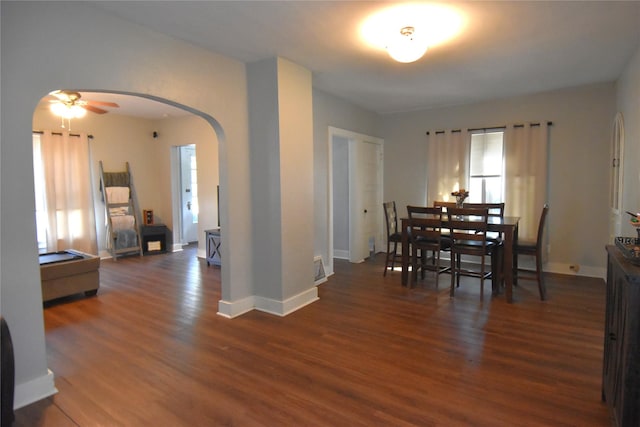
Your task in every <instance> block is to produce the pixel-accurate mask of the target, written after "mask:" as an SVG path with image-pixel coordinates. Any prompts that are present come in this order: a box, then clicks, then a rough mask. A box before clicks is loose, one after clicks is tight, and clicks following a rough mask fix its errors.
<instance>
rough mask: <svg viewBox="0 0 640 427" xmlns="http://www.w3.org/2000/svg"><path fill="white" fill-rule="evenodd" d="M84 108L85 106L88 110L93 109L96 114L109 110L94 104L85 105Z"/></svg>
mask: <svg viewBox="0 0 640 427" xmlns="http://www.w3.org/2000/svg"><path fill="white" fill-rule="evenodd" d="M82 108H84V109H85V110H87V111H91V112H93V113H96V114H104V113H106V112H107V110H103V109H102V108H98V107H94V106H93V105H83V106H82Z"/></svg>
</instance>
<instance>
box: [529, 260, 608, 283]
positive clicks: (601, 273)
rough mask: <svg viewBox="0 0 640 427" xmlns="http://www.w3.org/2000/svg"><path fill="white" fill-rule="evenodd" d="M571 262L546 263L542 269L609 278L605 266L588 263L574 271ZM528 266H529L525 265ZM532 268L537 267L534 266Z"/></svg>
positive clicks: (551, 271) (549, 271) (550, 271)
mask: <svg viewBox="0 0 640 427" xmlns="http://www.w3.org/2000/svg"><path fill="white" fill-rule="evenodd" d="M570 266H571V264H564V263H559V262H550V263H547V264H544V265H543V266H542V269H543V270H544V271H545V272H548V273H559V274H569V275H572V276H582V277H598V278H600V279H604V280H606V279H607V269H606V268H605V267H593V266H588V265H581V266H580V267H579V269H578V271H574V270H572V269H571V268H570ZM524 268H527V267H524ZM532 269H535V267H534V268H532Z"/></svg>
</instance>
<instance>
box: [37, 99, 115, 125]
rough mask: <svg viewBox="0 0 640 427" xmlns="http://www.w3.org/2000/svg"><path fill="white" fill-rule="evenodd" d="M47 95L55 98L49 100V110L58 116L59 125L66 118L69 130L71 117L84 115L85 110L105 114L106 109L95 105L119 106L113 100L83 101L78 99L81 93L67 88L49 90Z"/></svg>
mask: <svg viewBox="0 0 640 427" xmlns="http://www.w3.org/2000/svg"><path fill="white" fill-rule="evenodd" d="M49 95H51V96H53V97H55V98H56V99H53V100H51V101H50V102H51V106H50V109H51V112H52V113H53V114H55V115H56V116H58V117H60V118H61V120H62V124H61V125H60V127H62V128H64V127H65V126H64V121H65V119H66V120H67V125H68V126H69V130H71V119H80V118H82V117H84V116H86V114H87V111H91V112H93V113H96V114H105V113H107V110H104V109H102V108H98V107H96V105H101V106H106V107H113V108H117V107H119V105H118V104H116V103H115V102H102V101H84V100H80V98H81V95H80V93H78V92H72V91H67V90H55V91H53V92H50V93H49Z"/></svg>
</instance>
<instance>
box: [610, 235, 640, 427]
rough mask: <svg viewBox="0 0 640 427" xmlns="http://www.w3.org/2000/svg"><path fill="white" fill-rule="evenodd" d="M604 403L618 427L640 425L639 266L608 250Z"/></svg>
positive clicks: (612, 250) (611, 249)
mask: <svg viewBox="0 0 640 427" xmlns="http://www.w3.org/2000/svg"><path fill="white" fill-rule="evenodd" d="M607 259H608V261H607V305H606V317H605V331H604V357H603V367H602V400H604V401H606V402H607V405H608V406H609V409H610V410H611V414H612V416H613V421H614V425H616V426H638V425H640V266H637V265H634V264H632V263H630V262H629V261H627V260H626V259H625V258H624V256H623V255H622V253H621V252H620V250H619V249H618V248H616V247H615V246H607Z"/></svg>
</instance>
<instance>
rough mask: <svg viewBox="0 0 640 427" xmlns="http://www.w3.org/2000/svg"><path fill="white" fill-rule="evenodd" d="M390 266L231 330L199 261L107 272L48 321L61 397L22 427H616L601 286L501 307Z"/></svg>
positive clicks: (358, 270) (164, 259)
mask: <svg viewBox="0 0 640 427" xmlns="http://www.w3.org/2000/svg"><path fill="white" fill-rule="evenodd" d="M603 256H604V252H603ZM382 266H383V257H382V255H380V256H378V257H377V259H376V260H374V261H367V262H365V263H362V264H357V265H352V264H349V263H348V262H343V261H336V263H335V270H336V274H335V275H334V276H332V277H330V278H329V281H328V282H327V283H324V284H322V285H320V287H319V294H320V300H319V301H317V302H315V303H313V304H311V305H309V306H307V307H305V308H303V309H301V310H299V311H297V312H295V313H293V314H291V315H289V316H287V317H284V318H281V317H277V316H273V315H269V314H266V313H261V312H257V311H254V312H250V313H248V314H246V315H244V316H241V317H239V318H236V319H233V320H229V319H226V318H223V317H221V316H218V315H217V314H216V311H217V304H218V300H219V299H220V270H219V269H218V267H213V266H211V267H207V264H206V262H205V261H204V260H199V259H197V258H196V256H195V250H194V249H189V250H186V251H184V252H180V253H173V254H163V255H153V256H146V257H142V258H138V257H132V258H126V259H120V260H118V261H117V262H113V261H110V260H107V261H103V262H102V265H101V272H100V274H101V287H100V291H99V292H98V296H96V297H93V298H84V297H76V298H68V299H66V300H63V301H60V302H59V303H56V304H53V305H50V306H48V307H46V308H45V310H44V313H45V315H44V318H45V329H46V347H47V357H48V364H49V368H50V369H51V370H52V371H53V372H54V375H55V383H56V387H57V388H58V390H59V393H57V394H56V395H54V396H52V397H50V398H48V399H45V400H42V401H40V402H36V403H34V404H32V405H29V406H27V407H25V408H21V409H19V410H18V411H16V423H15V425H16V426H29V427H32V426H47V427H48V426H55V427H65V426H220V425H223V426H231V425H233V426H373V425H382V426H463V425H468V426H581V427H586V426H608V425H610V418H609V414H608V412H607V408H606V406H605V404H604V403H603V402H602V401H601V394H600V387H601V372H602V344H603V330H604V328H603V322H604V307H605V301H604V299H605V288H604V282H603V281H602V280H600V279H588V278H581V277H571V276H561V275H549V276H547V277H548V278H547V287H548V295H549V299H548V301H545V302H541V301H540V300H539V298H538V290H537V287H536V284H535V282H532V281H521V282H520V285H519V286H518V287H517V288H516V289H515V290H514V297H515V303H514V304H507V303H506V302H505V300H504V296H503V295H501V296H500V297H495V298H493V297H492V296H491V294H490V288H491V287H490V286H488V287H486V289H485V292H487V293H486V295H485V297H484V300H483V301H481V300H480V297H479V289H480V286H479V282H478V280H477V279H472V278H469V279H467V280H466V281H463V283H462V285H461V286H460V288H459V289H458V290H456V296H455V298H454V299H451V298H449V291H448V287H447V285H448V283H449V276H448V275H446V274H445V275H443V276H441V281H440V287H439V289H435V287H434V280H433V277H432V276H428V277H427V278H426V279H425V280H424V281H421V282H420V281H419V282H418V284H417V286H416V287H415V288H413V289H406V288H402V287H401V286H400V273H399V272H393V273H390V274H387V277H385V278H383V277H382V270H383V267H382Z"/></svg>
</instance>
